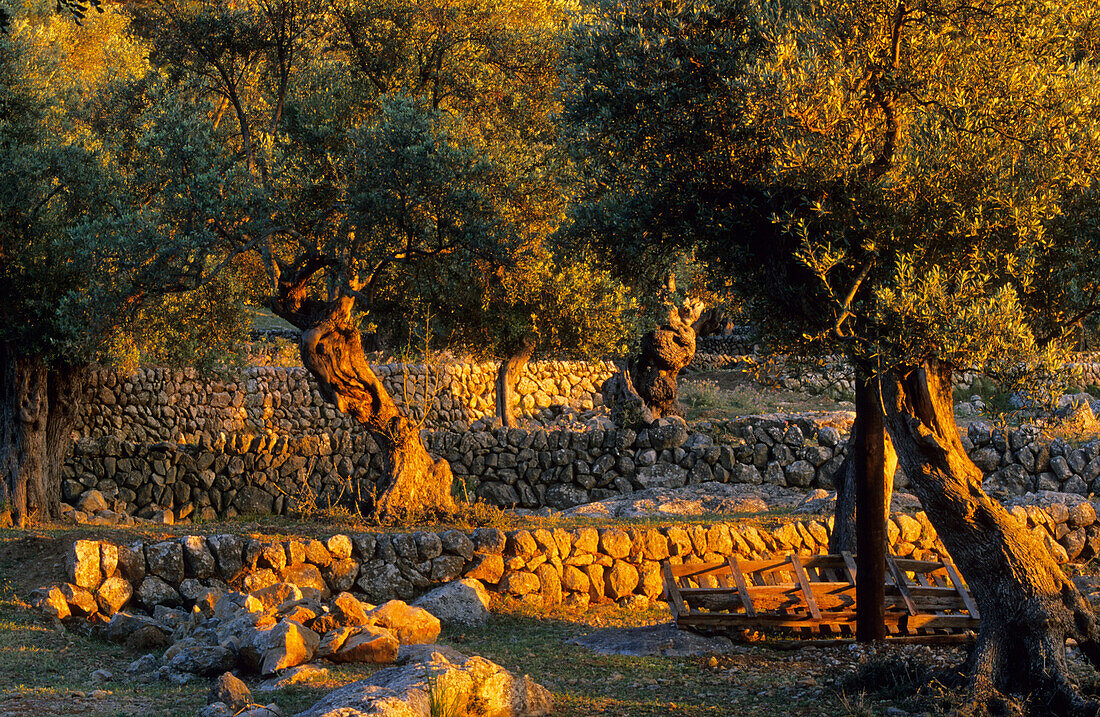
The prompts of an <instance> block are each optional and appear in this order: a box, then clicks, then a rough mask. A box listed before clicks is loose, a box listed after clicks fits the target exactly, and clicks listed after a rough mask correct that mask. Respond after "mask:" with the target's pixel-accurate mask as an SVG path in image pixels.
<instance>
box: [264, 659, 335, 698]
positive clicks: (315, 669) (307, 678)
mask: <svg viewBox="0 0 1100 717" xmlns="http://www.w3.org/2000/svg"><path fill="white" fill-rule="evenodd" d="M328 674H329V673H328V669H327V668H324V667H320V666H318V665H314V664H309V665H298V666H297V667H291V668H290V669H287V670H283V671H282V672H281V673H279V674H278V675H276V676H275V677H272V678H270V679H267V680H264V681H263V682H261V683H260V686H259V687H257V688H256V690H257V691H258V692H274V691H276V690H281V689H283V688H284V687H290V686H291V685H299V684H302V683H305V682H312V681H314V680H324V679H327V678H328Z"/></svg>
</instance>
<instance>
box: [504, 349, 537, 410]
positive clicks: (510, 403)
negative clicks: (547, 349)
mask: <svg viewBox="0 0 1100 717" xmlns="http://www.w3.org/2000/svg"><path fill="white" fill-rule="evenodd" d="M537 343H538V341H537V339H536V338H535V335H534V334H527V335H526V336H524V337H523V342H522V343H521V344H520V347H519V350H517V351H516V352H515V353H514V354H512V356H510V357H509V358H508V359H507V360H505V361H502V362H501V363H500V368H499V369H497V379H496V398H497V417H498V418H500V423H501V425H502V426H504V427H505V428H514V427H515V425H516V414H515V399H514V395H515V388H516V382H517V381H519V377H520V374H522V373H523V369H524V368H526V366H527V362H528V361H530V360H531V356H532V355H533V354H534V353H535V346H536V345H537Z"/></svg>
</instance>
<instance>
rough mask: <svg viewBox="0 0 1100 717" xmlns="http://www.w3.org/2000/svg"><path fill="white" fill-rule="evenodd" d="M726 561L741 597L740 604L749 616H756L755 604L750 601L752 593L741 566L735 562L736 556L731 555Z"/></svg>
mask: <svg viewBox="0 0 1100 717" xmlns="http://www.w3.org/2000/svg"><path fill="white" fill-rule="evenodd" d="M728 562H729V566H730V574H731V575H733V582H734V584H735V585H736V586H737V594H738V595H739V596H740V597H741V605H742V606H743V607H744V608H745V614H746V615H747V616H749V617H756V606H754V605H753V603H752V594H751V593H750V592H749V586H748V583H746V582H745V574H744V573H742V572H741V567H740V566H739V565H738V564H737V558H734V557H731V558H730V559H729V561H728Z"/></svg>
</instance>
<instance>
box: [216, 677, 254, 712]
mask: <svg viewBox="0 0 1100 717" xmlns="http://www.w3.org/2000/svg"><path fill="white" fill-rule="evenodd" d="M206 701H207V702H208V703H214V702H221V703H224V704H225V705H226V706H227V707H228V708H229V709H231V710H232V711H233V713H234V714H235V713H237V712H239V711H240V710H241V709H243V708H244V707H245V706H247V705H249V704H251V702H252V691H251V690H249V689H248V685H246V684H245V683H243V682H241V681H240V680H239V679H238V678H237V677H235V676H234V675H233V673H232V672H223V673H222V675H221V677H219V678H218V679H216V680H214V684H213V686H211V688H210V695H209V696H208V697H207V698H206Z"/></svg>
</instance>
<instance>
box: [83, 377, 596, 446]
mask: <svg viewBox="0 0 1100 717" xmlns="http://www.w3.org/2000/svg"><path fill="white" fill-rule="evenodd" d="M371 368H372V369H373V370H374V371H375V372H376V373H377V374H378V376H379V377H380V378H381V379H382V382H383V384H385V386H386V389H387V390H388V391H389V392H390V395H392V396H393V398H394V400H395V401H396V402H397V403H398V404H399V405H401V406H406V407H408V408H409V409H410V412H411V414H412V415H413V417H414V418H417V419H419V418H420V417H421V416H422V415H423V407H424V406H425V405H430V409H429V411H428V419H427V421H428V425H430V426H439V427H450V426H451V425H452V424H453V423H455V422H456V421H461V422H464V423H469V422H471V421H475V420H478V419H480V418H484V417H486V416H489V417H492V416H493V415H494V414H495V400H496V399H495V395H496V394H495V390H494V388H493V381H494V380H495V378H496V371H497V364H496V363H492V362H489V363H451V364H447V365H445V366H443V367H442V370H441V371H440V372H437V371H436V370H435V369H434V368H431V369H430V368H429V367H426V366H423V365H411V364H396V363H394V364H382V365H375V366H372V367H371ZM614 370H615V366H614V364H612V363H611V362H609V361H606V362H604V361H598V362H584V361H538V362H532V363H530V364H528V366H527V368H526V369H525V371H524V373H523V375H522V376H521V378H520V380H519V382H518V385H517V387H516V393H517V396H518V402H519V413H520V414H521V415H532V414H533V413H534V412H535V411H537V410H539V409H543V408H546V407H548V406H550V405H553V404H559V405H570V406H574V407H577V408H582V409H583V408H592V406H593V405H595V404H599V403H600V402H601V401H602V398H601V397H600V384H601V383H603V382H604V381H605V380H606V379H607V377H608V376H610V375H611V374H612V373H613V372H614ZM354 427H355V421H354V420H353V419H351V418H350V417H348V416H346V415H343V414H341V413H339V412H338V411H337V410H336V407H335V406H333V405H331V404H329V403H326V402H325V401H324V400H323V399H322V398H321V394H320V393H319V392H318V391H317V384H316V382H315V381H314V380H313V378H312V377H311V376H310V375H309V372H308V371H306V370H305V369H304V368H276V367H272V366H260V367H252V368H245V369H239V370H229V371H227V372H226V373H225V375H224V377H223V378H219V379H205V378H202V377H200V376H199V375H198V374H197V373H196V372H195V370H194V369H163V368H150V369H141V370H139V371H137V372H135V373H133V374H131V375H123V374H120V373H118V372H116V371H113V370H110V369H98V370H92V371H91V372H90V375H89V382H88V387H87V390H86V392H85V395H84V401H83V404H82V406H81V411H80V413H79V415H78V419H77V427H76V428H77V430H78V431H79V432H80V433H81V435H83V436H87V437H92V438H101V437H103V436H108V435H113V436H116V437H118V438H119V439H121V440H129V441H138V442H150V443H152V442H156V441H166V440H173V441H174V440H179V439H180V438H181V437H194V436H199V435H202V434H206V435H208V436H216V435H218V434H219V433H221V432H226V433H234V432H242V431H247V432H251V433H272V432H274V433H284V434H289V435H301V434H307V433H309V434H317V433H333V432H335V431H340V430H350V429H352V428H354Z"/></svg>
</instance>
